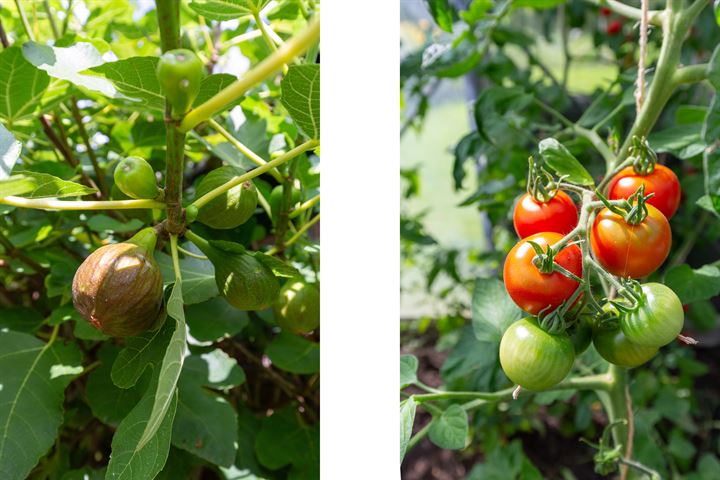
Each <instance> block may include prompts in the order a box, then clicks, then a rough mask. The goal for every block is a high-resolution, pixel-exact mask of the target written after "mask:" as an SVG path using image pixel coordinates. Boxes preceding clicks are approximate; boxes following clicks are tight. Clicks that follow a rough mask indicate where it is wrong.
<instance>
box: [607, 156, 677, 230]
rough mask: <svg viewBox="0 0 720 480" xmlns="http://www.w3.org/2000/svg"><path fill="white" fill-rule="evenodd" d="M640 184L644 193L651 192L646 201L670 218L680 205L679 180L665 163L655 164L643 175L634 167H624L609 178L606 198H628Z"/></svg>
mask: <svg viewBox="0 0 720 480" xmlns="http://www.w3.org/2000/svg"><path fill="white" fill-rule="evenodd" d="M640 185H644V186H645V193H647V194H653V197H652V198H650V199H649V200H648V203H649V204H650V205H652V206H653V207H655V208H657V209H658V210H660V212H661V213H662V214H663V215H665V218H667V219H668V220H670V218H672V216H673V215H675V212H676V211H677V209H678V207H679V206H680V181H679V180H678V178H677V175H675V173H674V172H673V171H672V170H670V169H669V168H667V167H666V166H665V165H655V168H654V169H653V171H652V172H651V173H648V174H645V175H643V174H640V173H636V172H635V168H634V167H626V168H623V169H622V170H620V171H619V172H618V173H617V174H616V175H615V176H614V177H613V178H612V180H610V183H609V184H608V198H609V199H611V200H618V199H621V198H628V197H630V195H632V194H633V193H635V192H636V191H637V189H638V188H639V187H640Z"/></svg>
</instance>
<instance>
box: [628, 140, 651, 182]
mask: <svg viewBox="0 0 720 480" xmlns="http://www.w3.org/2000/svg"><path fill="white" fill-rule="evenodd" d="M630 160H632V165H633V169H634V170H635V173H637V174H638V175H650V174H651V173H653V171H655V165H657V161H658V158H657V155H656V154H655V152H654V151H653V149H652V148H650V145H649V144H648V142H647V139H646V138H645V137H640V138H638V137H637V136H633V138H632V145H631V146H630V150H629V153H628V161H630Z"/></svg>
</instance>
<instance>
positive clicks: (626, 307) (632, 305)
mask: <svg viewBox="0 0 720 480" xmlns="http://www.w3.org/2000/svg"><path fill="white" fill-rule="evenodd" d="M620 285H621V286H622V288H619V289H618V293H619V294H620V295H621V296H622V297H623V300H624V301H618V300H610V299H608V302H609V303H610V304H611V305H612V306H613V307H615V308H616V309H617V311H618V312H620V313H621V314H627V313H632V312H634V311H636V310H637V309H638V308H640V306H641V305H642V304H643V303H645V301H646V299H645V293H643V290H642V285H640V282H638V281H637V280H633V279H630V278H628V279H621V280H620Z"/></svg>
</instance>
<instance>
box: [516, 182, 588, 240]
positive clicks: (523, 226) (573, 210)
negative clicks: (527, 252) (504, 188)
mask: <svg viewBox="0 0 720 480" xmlns="http://www.w3.org/2000/svg"><path fill="white" fill-rule="evenodd" d="M577 222H578V210H577V207H576V206H575V203H574V202H573V201H572V198H570V196H569V195H568V194H567V193H565V192H563V191H562V190H559V191H558V192H557V193H556V194H555V196H554V197H553V198H552V199H550V201H549V202H545V203H540V202H538V201H537V200H535V199H534V198H533V196H532V195H530V194H529V193H526V194H525V195H523V196H522V197H520V200H518V202H517V203H516V204H515V211H514V212H513V224H514V225H515V231H516V232H517V234H518V236H519V237H520V238H525V237H529V236H530V235H534V234H536V233H540V232H557V233H562V234H567V233H570V231H572V229H573V228H575V226H576V225H577Z"/></svg>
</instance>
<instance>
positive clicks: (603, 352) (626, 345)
mask: <svg viewBox="0 0 720 480" xmlns="http://www.w3.org/2000/svg"><path fill="white" fill-rule="evenodd" d="M593 345H594V346H595V350H597V352H598V353H599V354H600V356H601V357H602V358H604V359H605V360H607V361H608V362H610V363H614V364H615V365H620V366H621V367H626V368H634V367H637V366H639V365H642V364H643V363H645V362H647V361H649V360H650V359H651V358H653V357H654V356H655V354H656V353H657V352H658V347H645V346H642V345H638V344H637V343H633V342H631V341H630V340H628V339H627V337H626V336H625V334H624V333H623V331H622V330H621V329H620V328H614V329H600V328H596V329H595V331H594V332H593Z"/></svg>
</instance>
